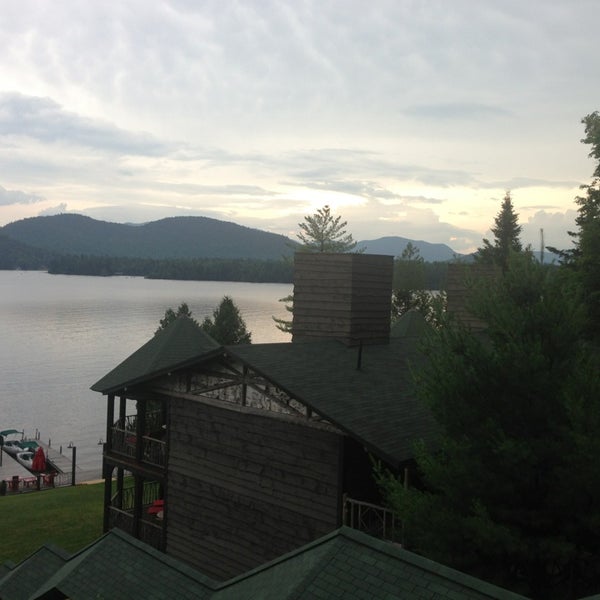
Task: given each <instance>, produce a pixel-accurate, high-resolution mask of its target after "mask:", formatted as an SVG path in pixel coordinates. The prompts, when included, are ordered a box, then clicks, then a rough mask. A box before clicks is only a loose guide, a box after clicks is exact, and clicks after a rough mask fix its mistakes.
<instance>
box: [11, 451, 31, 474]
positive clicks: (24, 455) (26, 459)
mask: <svg viewBox="0 0 600 600" xmlns="http://www.w3.org/2000/svg"><path fill="white" fill-rule="evenodd" d="M34 456H35V454H34V453H33V452H19V453H18V454H17V455H16V456H15V458H16V459H17V462H18V463H19V464H21V465H23V466H24V467H25V468H26V469H28V470H30V471H31V466H32V464H33V457H34Z"/></svg>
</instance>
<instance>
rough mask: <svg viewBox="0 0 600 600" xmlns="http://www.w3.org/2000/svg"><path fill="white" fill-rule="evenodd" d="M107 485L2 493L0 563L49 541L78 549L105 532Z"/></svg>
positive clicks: (19, 559) (24, 553) (25, 556)
mask: <svg viewBox="0 0 600 600" xmlns="http://www.w3.org/2000/svg"><path fill="white" fill-rule="evenodd" d="M103 494H104V485H103V484H102V483H97V484H91V485H77V486H74V487H63V488H56V489H53V490H44V491H41V492H30V493H27V494H18V495H15V496H4V497H0V515H1V517H0V540H2V544H0V564H3V563H4V562H6V561H7V560H11V561H13V562H15V563H18V562H20V561H21V560H23V559H24V558H27V557H28V556H29V555H30V554H32V553H33V552H35V551H36V550H38V549H39V548H40V546H42V545H43V544H45V543H47V542H52V543H53V544H55V545H57V546H59V547H60V548H62V549H63V550H66V551H68V552H75V551H77V550H80V549H81V548H84V547H85V546H87V545H88V544H89V543H91V542H93V541H94V540H95V539H97V538H98V537H100V536H101V535H102V505H103V497H104V496H103Z"/></svg>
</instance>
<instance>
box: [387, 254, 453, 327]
mask: <svg viewBox="0 0 600 600" xmlns="http://www.w3.org/2000/svg"><path fill="white" fill-rule="evenodd" d="M394 281H395V282H396V284H397V285H399V287H397V288H395V289H394V290H393V291H392V322H393V321H396V320H397V319H399V318H400V317H401V316H402V315H403V314H405V313H407V312H408V311H409V310H416V311H418V312H420V313H421V314H422V315H423V316H424V317H425V319H426V320H427V321H428V322H429V323H431V324H433V325H436V324H437V323H438V322H439V314H438V313H439V312H440V311H443V310H444V309H445V300H446V298H445V295H444V294H439V295H436V296H432V294H431V293H430V292H429V291H428V290H426V289H425V261H424V259H423V257H422V256H421V253H420V252H419V249H418V248H417V247H416V246H415V245H414V244H413V243H412V242H408V243H407V244H406V248H404V250H403V251H402V254H401V255H400V256H399V257H398V258H397V259H396V261H395V264H394Z"/></svg>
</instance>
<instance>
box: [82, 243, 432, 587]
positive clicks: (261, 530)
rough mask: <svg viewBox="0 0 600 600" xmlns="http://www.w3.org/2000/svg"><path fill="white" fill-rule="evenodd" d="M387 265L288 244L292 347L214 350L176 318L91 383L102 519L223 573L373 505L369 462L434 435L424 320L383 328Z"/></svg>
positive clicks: (406, 462)
mask: <svg viewBox="0 0 600 600" xmlns="http://www.w3.org/2000/svg"><path fill="white" fill-rule="evenodd" d="M392 270H393V259H392V257H388V256H375V255H363V254H297V255H296V259H295V274H294V312H293V316H294V320H293V327H292V329H293V340H292V342H291V343H274V344H251V345H245V346H221V345H219V344H218V343H216V342H215V341H214V340H212V339H211V338H210V337H209V336H207V335H206V334H205V333H204V332H203V331H202V330H201V329H200V328H199V327H198V326H197V325H196V324H195V322H194V321H192V320H191V319H189V318H178V319H176V320H175V321H174V322H173V323H172V324H171V325H170V326H168V327H167V328H166V329H164V330H161V331H160V332H158V333H157V334H156V335H155V336H154V337H153V338H152V339H151V340H149V341H148V342H147V343H146V344H145V345H143V346H142V347H141V348H139V349H138V350H137V351H136V352H134V353H133V354H132V355H131V356H130V357H129V358H127V359H125V360H124V361H123V362H122V363H121V364H120V365H118V366H117V367H116V368H115V369H113V370H112V371H111V372H110V373H108V374H107V375H106V376H104V377H103V378H102V379H100V380H99V381H98V382H97V383H95V384H94V385H93V386H92V389H93V390H95V391H98V392H101V393H102V394H104V395H105V396H106V397H107V423H106V427H107V434H106V443H105V447H104V465H103V475H104V479H105V497H104V530H105V531H109V530H110V529H112V528H113V527H118V528H120V529H122V530H124V531H126V532H127V533H129V534H131V535H133V536H134V537H136V538H138V539H140V540H143V541H145V542H147V543H149V544H151V545H152V546H154V547H155V548H157V549H159V550H162V551H163V552H165V553H166V554H167V555H169V556H172V557H174V558H176V559H179V560H181V561H183V562H185V563H187V564H189V565H190V566H192V567H195V568H196V569H198V570H200V571H201V572H203V573H205V574H207V575H208V576H210V577H212V578H214V579H217V580H221V581H223V580H226V579H228V578H231V577H234V576H236V575H238V574H240V573H243V572H246V571H248V570H249V569H252V568H254V567H257V566H259V565H261V564H264V563H266V562H267V561H270V560H273V559H275V558H277V557H279V556H281V555H283V554H285V553H287V552H290V551H292V550H294V549H296V548H298V547H300V546H302V545H303V544H307V543H309V542H312V541H314V540H316V539H317V538H320V537H321V536H323V535H326V534H328V533H330V532H331V531H333V530H335V529H337V528H339V527H340V526H342V525H344V524H349V525H353V523H352V522H351V521H352V520H353V518H354V512H353V511H354V510H355V508H356V507H359V509H360V507H367V508H372V507H374V506H377V505H381V499H380V497H379V493H378V490H377V486H376V485H375V482H374V480H373V475H372V473H373V461H374V460H375V461H380V462H381V463H382V464H383V465H385V466H386V467H387V468H389V469H391V470H392V471H394V472H396V473H400V472H403V471H404V470H405V469H407V468H409V467H410V465H411V464H412V453H413V447H414V443H415V442H416V441H417V440H420V439H428V438H429V437H430V436H431V435H432V434H433V432H434V423H433V419H432V417H431V415H430V414H429V413H428V411H427V410H426V408H425V407H424V406H423V405H422V404H421V403H419V402H418V401H417V399H416V395H415V393H414V388H413V383H412V382H413V378H412V376H411V370H412V369H414V368H415V367H417V366H418V365H419V364H420V363H421V362H422V361H423V360H424V357H423V356H422V355H421V351H420V345H419V343H418V342H419V338H420V336H421V335H423V332H424V329H425V327H426V325H425V324H424V323H423V321H421V320H420V319H419V318H418V317H415V316H414V315H409V316H407V318H406V319H404V321H403V322H401V323H399V324H398V327H395V328H393V329H391V328H390V303H391V292H392ZM349 515H350V517H349ZM379 517H381V518H382V519H383V521H381V522H380V525H381V524H382V525H383V526H384V527H385V518H386V513H385V511H384V510H383V509H381V512H380V513H379ZM379 517H377V518H379ZM359 522H360V523H359ZM370 523H371V525H372V526H375V525H374V521H371V522H370ZM359 524H360V525H362V526H363V527H365V526H366V527H367V528H368V527H369V526H371V525H369V522H368V520H365V519H362V517H361V518H358V519H357V523H356V525H357V526H358V525H359ZM369 533H373V532H369Z"/></svg>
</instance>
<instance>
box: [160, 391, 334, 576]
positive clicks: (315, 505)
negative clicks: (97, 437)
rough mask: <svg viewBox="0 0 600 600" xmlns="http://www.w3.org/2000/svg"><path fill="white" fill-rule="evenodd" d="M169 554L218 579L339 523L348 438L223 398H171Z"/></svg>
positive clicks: (281, 551)
mask: <svg viewBox="0 0 600 600" xmlns="http://www.w3.org/2000/svg"><path fill="white" fill-rule="evenodd" d="M171 411H172V412H171V419H170V423H171V426H170V448H169V468H168V499H169V500H168V513H167V514H168V527H167V553H168V554H171V555H172V556H174V557H176V558H179V559H181V560H183V561H185V562H187V563H188V564H191V565H192V566H194V567H196V568H198V569H200V570H201V571H203V572H204V573H206V574H208V575H210V576H211V577H214V578H217V579H227V578H229V577H232V576H235V575H238V574H239V573H242V572H244V571H247V570H249V569H251V568H253V567H256V566H258V565H260V564H262V563H264V562H267V561H269V560H271V559H274V558H276V557H277V556H280V555H281V554H284V553H286V552H289V551H290V550H292V549H294V548H297V547H298V546H300V545H302V544H304V543H306V542H309V541H312V540H314V539H316V538H318V537H319V536H321V535H324V534H325V533H328V532H329V531H331V530H332V529H334V528H335V527H337V526H339V525H340V521H341V519H340V506H339V498H340V496H341V490H340V489H339V486H340V482H339V479H340V475H339V473H340V460H341V458H340V453H341V451H342V450H341V447H342V445H341V437H340V435H339V434H337V433H334V432H333V431H329V430H327V429H325V428H323V427H322V428H318V427H311V426H308V425H303V424H301V423H294V422H293V421H292V420H291V419H290V418H287V417H285V416H281V415H276V414H273V413H266V412H265V411H259V410H257V409H252V408H246V407H240V406H233V405H232V406H222V405H221V406H220V405H219V404H218V401H210V400H206V401H200V400H191V399H183V398H174V399H172V401H171Z"/></svg>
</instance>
